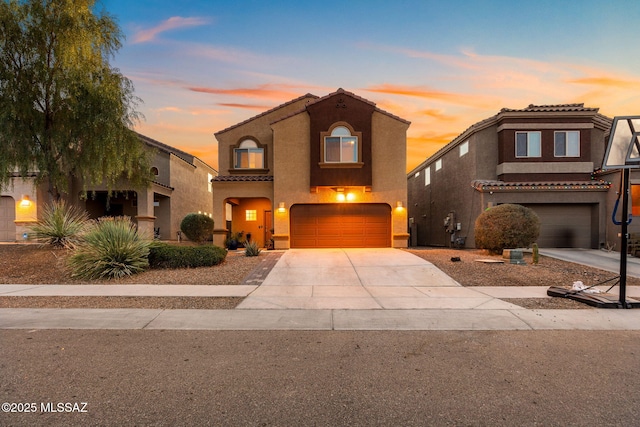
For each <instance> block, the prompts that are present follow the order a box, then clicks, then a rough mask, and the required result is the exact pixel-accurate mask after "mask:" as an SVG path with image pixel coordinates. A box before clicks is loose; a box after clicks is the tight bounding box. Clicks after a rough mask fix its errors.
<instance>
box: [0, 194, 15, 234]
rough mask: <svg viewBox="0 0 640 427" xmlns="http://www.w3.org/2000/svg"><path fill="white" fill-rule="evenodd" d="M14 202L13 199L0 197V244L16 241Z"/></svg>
mask: <svg viewBox="0 0 640 427" xmlns="http://www.w3.org/2000/svg"><path fill="white" fill-rule="evenodd" d="M15 219H16V202H15V200H13V197H7V196H2V197H0V242H13V241H15V240H16V223H15V222H14V221H15Z"/></svg>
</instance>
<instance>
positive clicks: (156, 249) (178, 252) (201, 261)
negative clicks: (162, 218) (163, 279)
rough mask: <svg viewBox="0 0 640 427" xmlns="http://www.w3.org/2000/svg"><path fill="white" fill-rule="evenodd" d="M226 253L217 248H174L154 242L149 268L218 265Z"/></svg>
mask: <svg viewBox="0 0 640 427" xmlns="http://www.w3.org/2000/svg"><path fill="white" fill-rule="evenodd" d="M226 256H227V251H226V250H225V249H223V248H220V247H218V246H209V245H207V246H176V245H169V244H167V243H160V242H156V243H153V244H152V245H151V250H150V252H149V265H150V266H151V268H195V267H210V266H213V265H218V264H220V263H221V262H222V261H224V259H225V258H226Z"/></svg>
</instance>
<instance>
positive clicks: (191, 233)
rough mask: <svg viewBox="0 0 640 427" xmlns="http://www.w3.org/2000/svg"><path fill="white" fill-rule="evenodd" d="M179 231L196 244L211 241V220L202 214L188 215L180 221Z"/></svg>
mask: <svg viewBox="0 0 640 427" xmlns="http://www.w3.org/2000/svg"><path fill="white" fill-rule="evenodd" d="M180 230H181V231H182V232H183V233H184V235H185V236H187V239H189V240H191V241H192V242H196V243H204V242H207V241H211V240H213V220H212V219H211V218H209V217H208V216H206V215H204V214H197V213H190V214H188V215H187V216H185V217H184V218H183V219H182V222H181V223H180Z"/></svg>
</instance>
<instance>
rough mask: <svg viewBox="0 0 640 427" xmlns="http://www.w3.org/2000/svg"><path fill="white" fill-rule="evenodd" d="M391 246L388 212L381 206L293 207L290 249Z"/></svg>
mask: <svg viewBox="0 0 640 427" xmlns="http://www.w3.org/2000/svg"><path fill="white" fill-rule="evenodd" d="M390 246H391V208H390V207H389V205H385V204H332V205H293V206H292V207H291V247H292V248H384V247H390Z"/></svg>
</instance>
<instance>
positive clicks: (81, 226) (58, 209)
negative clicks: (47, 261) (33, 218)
mask: <svg viewBox="0 0 640 427" xmlns="http://www.w3.org/2000/svg"><path fill="white" fill-rule="evenodd" d="M88 224H89V214H88V213H87V212H86V211H84V210H82V209H80V208H78V207H76V206H72V205H69V204H67V202H65V201H64V200H60V201H54V202H52V203H48V204H46V205H45V206H44V208H43V211H42V218H41V219H40V220H39V221H38V222H37V223H36V224H34V225H32V226H31V227H29V228H30V230H31V233H30V235H31V236H30V237H32V238H35V239H39V240H41V241H43V242H44V243H47V244H49V245H51V246H54V247H57V248H73V247H74V246H75V245H76V244H77V243H78V242H79V240H80V238H81V236H82V234H83V232H84V231H86V229H87V226H88Z"/></svg>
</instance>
